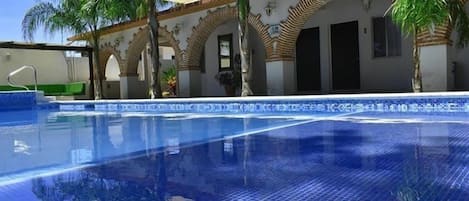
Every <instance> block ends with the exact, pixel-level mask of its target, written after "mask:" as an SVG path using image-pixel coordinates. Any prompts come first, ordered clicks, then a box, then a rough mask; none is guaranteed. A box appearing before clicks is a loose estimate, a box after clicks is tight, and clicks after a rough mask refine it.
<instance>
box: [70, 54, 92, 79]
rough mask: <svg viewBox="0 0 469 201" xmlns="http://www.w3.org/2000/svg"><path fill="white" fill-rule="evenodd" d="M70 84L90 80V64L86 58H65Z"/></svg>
mask: <svg viewBox="0 0 469 201" xmlns="http://www.w3.org/2000/svg"><path fill="white" fill-rule="evenodd" d="M66 60H67V63H68V69H69V72H68V73H69V81H70V82H79V81H81V82H83V81H85V82H86V81H89V80H90V62H89V59H88V57H67V58H66Z"/></svg>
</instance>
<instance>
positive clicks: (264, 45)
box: [70, 0, 469, 98]
mask: <svg viewBox="0 0 469 201" xmlns="http://www.w3.org/2000/svg"><path fill="white" fill-rule="evenodd" d="M235 3H236V2H235V1H234V0H206V1H198V2H195V3H191V4H187V5H185V6H182V7H178V8H175V9H172V10H168V11H164V12H162V13H160V14H159V20H160V29H159V32H160V47H161V48H162V52H163V53H162V55H163V61H162V63H163V66H171V65H173V64H174V65H175V66H177V70H178V96H179V97H199V96H224V95H225V91H224V88H223V86H221V85H220V84H219V83H218V81H217V80H216V79H215V75H216V74H217V73H218V72H220V71H222V70H227V69H231V68H233V67H234V66H235V65H237V63H236V59H235V58H236V55H237V54H239V44H238V32H237V12H236V7H235ZM390 3H391V2H390V1H388V0H371V1H363V0H288V1H287V0H253V1H251V15H250V16H249V23H250V25H251V27H250V28H251V29H250V49H251V54H252V63H251V67H252V71H253V76H252V77H253V79H252V81H251V85H252V88H253V91H254V93H255V95H291V94H328V93H361V92H363V93H368V92H410V91H411V90H412V87H411V79H412V68H413V64H412V42H413V39H412V38H405V37H404V36H402V34H401V33H400V31H399V30H398V28H397V27H396V26H395V25H393V24H392V22H391V20H390V18H389V17H387V16H384V15H385V12H386V10H387V9H388V8H389V6H390ZM466 8H467V9H468V10H469V6H466ZM102 31H103V32H102V33H103V36H102V42H101V44H102V47H101V50H102V51H101V52H100V54H101V59H102V60H103V61H102V66H101V67H102V72H106V75H105V77H106V79H107V84H106V85H105V88H108V89H112V88H117V87H118V88H119V90H116V89H114V91H119V94H114V95H113V96H119V97H121V98H145V97H146V96H147V94H148V85H149V81H148V80H150V79H149V75H150V73H145V72H149V65H148V59H147V55H146V54H147V48H146V47H147V42H148V29H147V28H146V19H142V20H138V21H131V22H125V23H122V24H118V25H114V26H111V27H107V28H105V29H103V30H102ZM456 35H457V33H455V32H452V31H451V29H450V28H449V27H438V28H437V32H436V34H434V35H431V34H429V33H424V34H421V36H419V39H418V40H419V44H420V46H421V52H422V54H421V61H422V68H423V79H424V80H423V88H424V90H425V91H447V90H467V89H469V81H467V79H465V77H468V76H469V70H467V67H469V58H468V57H467V56H464V55H468V54H469V48H458V47H456V46H455V45H453V44H455V43H456V42H455V40H456ZM70 40H83V39H82V38H80V37H77V36H76V37H72V38H70ZM220 47H221V48H220ZM111 55H113V56H112V57H111ZM108 58H112V59H115V62H114V61H113V63H114V66H118V67H119V68H118V69H117V68H115V69H114V70H109V68H110V67H108V66H112V64H110V62H108ZM106 64H107V65H106ZM117 70H118V71H119V73H117Z"/></svg>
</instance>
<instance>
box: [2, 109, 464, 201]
mask: <svg viewBox="0 0 469 201" xmlns="http://www.w3.org/2000/svg"><path fill="white" fill-rule="evenodd" d="M410 117H411V116H407V118H409V119H396V118H395V117H392V118H391V117H390V118H389V119H387V120H386V119H383V118H385V117H383V116H381V117H380V119H376V118H373V116H367V115H362V116H355V117H347V118H342V119H340V118H338V119H336V120H323V121H315V122H310V123H305V124H301V125H296V126H292V127H286V128H280V129H275V130H271V131H266V132H262V133H258V134H253V135H245V136H238V137H229V136H225V137H217V138H212V140H209V142H203V141H200V140H199V139H198V138H197V137H194V136H192V135H190V134H191V133H197V132H200V131H198V130H197V129H202V131H207V132H200V133H199V134H200V135H213V134H212V133H211V132H213V130H214V128H211V126H212V123H209V122H207V123H205V124H202V125H201V124H200V122H197V123H195V124H191V126H192V127H184V126H181V125H178V126H177V127H174V129H176V128H178V129H181V130H174V133H173V132H168V133H165V135H162V134H161V132H160V131H161V130H158V129H159V128H164V126H162V125H164V124H161V122H160V121H159V120H158V119H152V120H151V121H150V122H152V123H151V124H156V125H148V126H147V127H145V126H142V125H141V124H138V123H136V122H134V123H135V125H134V124H132V120H129V121H130V122H129V123H128V129H130V130H131V131H132V133H134V135H130V134H126V135H127V136H125V135H124V136H123V137H122V139H113V138H112V137H111V136H112V135H113V134H114V132H113V129H112V128H111V127H112V126H113V120H112V119H107V120H103V119H100V118H96V117H92V119H93V120H94V121H95V122H97V123H98V124H100V125H104V127H103V128H100V129H99V131H100V132H99V133H97V134H96V133H95V134H94V138H95V139H93V140H94V141H95V142H96V143H98V144H99V146H100V147H98V148H96V149H95V150H93V151H92V153H93V157H96V158H100V157H101V156H110V155H112V153H114V152H120V150H119V149H126V150H137V149H138V147H145V148H143V149H141V150H140V151H135V152H131V153H130V152H126V153H128V154H122V155H120V156H119V157H113V158H112V160H102V161H99V162H98V163H97V164H96V165H92V166H89V167H84V168H82V169H80V170H75V171H69V172H64V173H62V174H58V175H53V176H45V177H39V178H33V179H31V180H27V181H23V182H19V183H15V184H10V185H5V186H2V187H0V192H1V193H0V200H24V199H27V200H171V199H173V200H176V199H183V198H184V199H188V200H203V201H205V200H464V199H465V198H467V197H468V196H469V176H468V175H469V166H468V165H467V164H469V163H468V162H469V157H468V156H469V149H468V146H469V126H468V124H467V123H465V122H467V120H468V119H465V117H460V118H459V119H458V120H455V119H452V120H451V121H441V122H436V120H437V119H438V117H435V116H434V117H432V118H431V121H427V120H425V118H424V117H421V116H414V118H412V119H410ZM417 117H419V118H417ZM441 119H448V118H447V117H444V116H442V117H441ZM101 121H103V122H101ZM230 122H232V121H230ZM234 122H236V121H234ZM217 123H220V122H217ZM264 123H265V122H264ZM232 124H233V125H232V126H230V125H228V124H226V122H225V125H223V124H221V125H213V126H217V127H218V128H217V129H218V130H219V131H222V130H224V129H226V130H227V131H233V129H234V130H236V129H238V130H239V129H241V128H242V129H241V130H243V129H244V128H252V126H253V125H259V122H257V120H253V119H239V121H238V123H233V122H232ZM234 124H236V125H234ZM266 124H268V125H270V124H269V123H266ZM158 125H159V126H160V127H158ZM94 126H97V127H98V128H99V126H98V125H94ZM194 127H197V129H194ZM135 129H140V130H135ZM146 130H150V131H151V132H142V131H146ZM135 134H138V135H135ZM146 134H149V135H150V136H151V137H150V138H148V136H147V139H148V140H141V139H145V138H143V136H145V135H146ZM168 136H169V137H168ZM187 138H188V139H189V141H186V140H187ZM204 138H208V137H204ZM169 139H172V140H169ZM176 139H177V140H176ZM165 141H166V142H167V143H166V144H165V146H159V145H158V143H162V142H165ZM116 142H120V143H117V144H119V146H115V144H116ZM130 142H131V143H130ZM188 142H190V143H188ZM193 142H195V143H193ZM151 143H154V144H153V146H151V145H147V144H151ZM116 147H117V148H116ZM146 147H154V148H148V149H147V148H146ZM121 153H124V152H121Z"/></svg>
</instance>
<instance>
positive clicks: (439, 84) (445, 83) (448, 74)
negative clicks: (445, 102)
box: [420, 45, 454, 91]
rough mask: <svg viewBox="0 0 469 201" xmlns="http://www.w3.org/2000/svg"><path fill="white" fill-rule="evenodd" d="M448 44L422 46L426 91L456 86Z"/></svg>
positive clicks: (421, 60)
mask: <svg viewBox="0 0 469 201" xmlns="http://www.w3.org/2000/svg"><path fill="white" fill-rule="evenodd" d="M449 50H450V48H449V46H448V45H432V46H425V47H421V48H420V64H421V69H422V85H423V86H422V87H423V90H424V91H447V90H452V89H453V88H454V72H453V66H452V65H451V61H450V59H449V58H450V53H449Z"/></svg>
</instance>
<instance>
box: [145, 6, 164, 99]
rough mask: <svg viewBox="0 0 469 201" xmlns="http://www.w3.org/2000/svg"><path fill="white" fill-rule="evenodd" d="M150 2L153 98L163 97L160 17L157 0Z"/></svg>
mask: <svg viewBox="0 0 469 201" xmlns="http://www.w3.org/2000/svg"><path fill="white" fill-rule="evenodd" d="M147 3H148V29H149V31H150V55H151V57H150V61H151V64H152V81H151V98H152V99H154V98H161V97H162V93H161V84H160V82H159V81H158V80H159V79H158V76H159V75H158V74H159V70H160V51H159V48H158V26H159V23H158V18H157V13H156V0H147Z"/></svg>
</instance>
